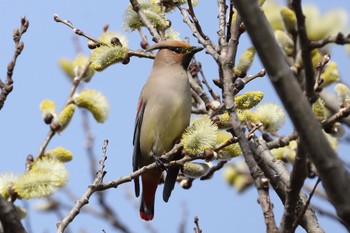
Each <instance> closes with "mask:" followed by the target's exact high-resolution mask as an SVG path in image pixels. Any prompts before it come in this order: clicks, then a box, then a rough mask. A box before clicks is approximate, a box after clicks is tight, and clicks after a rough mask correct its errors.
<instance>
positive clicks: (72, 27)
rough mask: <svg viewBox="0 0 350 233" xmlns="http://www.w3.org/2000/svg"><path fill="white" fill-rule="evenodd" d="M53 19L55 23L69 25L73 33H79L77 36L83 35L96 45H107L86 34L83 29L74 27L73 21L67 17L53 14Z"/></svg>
mask: <svg viewBox="0 0 350 233" xmlns="http://www.w3.org/2000/svg"><path fill="white" fill-rule="evenodd" d="M53 19H54V20H55V21H56V22H57V23H63V24H64V25H67V26H68V27H70V28H71V29H72V30H73V31H74V33H75V34H77V35H79V36H83V37H85V38H86V39H88V40H91V41H93V42H95V43H96V44H97V45H107V44H106V43H104V42H102V41H99V40H97V39H95V38H93V37H91V36H89V35H87V34H86V33H84V32H83V31H81V30H80V29H78V28H76V27H74V25H73V23H72V22H71V21H69V20H67V19H61V18H60V17H59V16H58V15H57V14H54V16H53Z"/></svg>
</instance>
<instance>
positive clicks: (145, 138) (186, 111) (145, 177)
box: [132, 41, 203, 221]
mask: <svg viewBox="0 0 350 233" xmlns="http://www.w3.org/2000/svg"><path fill="white" fill-rule="evenodd" d="M155 49H159V51H158V53H157V55H156V57H155V59H154V63H153V67H152V70H151V73H150V75H149V77H148V80H147V82H146V84H145V86H144V87H143V89H142V92H141V94H140V98H139V103H138V107H137V115H136V120H135V130H134V138H133V144H134V152H133V161H132V164H133V170H134V171H136V170H138V169H139V168H141V167H143V166H146V165H149V164H151V163H153V162H154V161H155V160H156V158H157V157H160V156H161V155H162V154H164V153H165V152H168V151H169V150H171V149H172V147H173V146H174V144H175V143H176V140H177V139H178V138H179V137H180V136H181V135H182V133H183V131H184V130H185V128H186V127H187V126H188V125H189V123H190V115H191V102H192V101H191V90H190V84H189V81H188V76H187V68H188V65H189V63H190V61H191V59H192V57H193V55H194V54H195V53H197V52H199V51H201V50H202V49H203V48H199V47H193V46H191V45H189V44H187V43H184V42H180V41H162V42H159V43H157V44H155V45H154V46H151V47H150V48H149V49H148V50H149V51H151V50H155ZM178 172H179V169H178V168H175V167H171V168H169V169H168V170H167V176H166V178H165V183H164V190H163V199H164V201H165V202H167V201H168V200H169V197H170V194H171V191H172V190H173V188H174V186H175V182H176V178H177V175H178ZM162 173H163V170H162V169H161V168H157V169H155V170H152V171H147V172H145V173H143V174H142V176H141V181H142V197H141V198H142V199H141V207H140V216H141V218H142V219H144V220H146V221H149V220H152V219H153V217H154V198H155V193H156V190H157V187H158V184H159V181H160V178H161V176H162ZM134 181H135V195H136V196H137V197H138V196H139V195H140V184H139V179H138V178H137V179H135V180H134Z"/></svg>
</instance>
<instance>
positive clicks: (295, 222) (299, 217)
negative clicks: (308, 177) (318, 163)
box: [289, 178, 321, 232]
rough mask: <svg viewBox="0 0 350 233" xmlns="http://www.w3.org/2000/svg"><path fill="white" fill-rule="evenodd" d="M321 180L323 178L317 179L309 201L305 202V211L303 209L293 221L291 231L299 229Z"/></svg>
mask: <svg viewBox="0 0 350 233" xmlns="http://www.w3.org/2000/svg"><path fill="white" fill-rule="evenodd" d="M320 182H321V179H320V178H318V179H317V181H316V184H315V186H314V188H313V189H312V192H311V193H310V195H309V198H308V199H307V201H306V203H305V206H304V209H303V211H302V212H301V214H300V215H299V216H298V218H297V219H296V220H295V221H294V223H293V225H292V228H291V229H290V230H289V232H294V231H295V230H296V229H297V227H298V225H299V223H300V221H301V219H302V218H303V217H304V215H305V212H306V210H307V209H308V207H309V205H310V202H311V199H312V197H313V195H314V193H315V191H316V188H317V185H318V184H319V183H320Z"/></svg>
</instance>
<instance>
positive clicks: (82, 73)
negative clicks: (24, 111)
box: [37, 63, 90, 159]
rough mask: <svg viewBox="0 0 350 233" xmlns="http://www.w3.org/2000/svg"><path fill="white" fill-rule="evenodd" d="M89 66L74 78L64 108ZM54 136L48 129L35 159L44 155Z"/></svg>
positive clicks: (52, 131)
mask: <svg viewBox="0 0 350 233" xmlns="http://www.w3.org/2000/svg"><path fill="white" fill-rule="evenodd" d="M89 65H90V63H87V64H86V65H85V67H83V69H82V72H81V73H79V75H78V76H77V77H75V78H74V80H73V85H72V87H71V90H70V92H69V94H68V97H67V100H66V104H65V106H67V105H68V104H69V103H71V101H72V97H73V95H74V93H75V91H76V90H77V88H78V86H79V84H80V82H81V80H82V79H83V77H84V75H85V73H86V72H87V70H88V67H89ZM55 134H56V131H55V130H54V129H50V131H49V132H48V134H47V136H46V138H45V140H44V142H43V144H42V145H41V146H40V148H39V152H38V154H37V159H40V158H41V157H42V156H43V155H44V152H45V149H46V147H47V145H48V144H49V143H50V141H51V139H52V138H53V136H55Z"/></svg>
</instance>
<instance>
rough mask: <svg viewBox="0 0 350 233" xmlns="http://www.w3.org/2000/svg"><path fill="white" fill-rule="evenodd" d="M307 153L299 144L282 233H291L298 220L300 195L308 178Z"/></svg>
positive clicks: (282, 222) (288, 189) (287, 197)
mask: <svg viewBox="0 0 350 233" xmlns="http://www.w3.org/2000/svg"><path fill="white" fill-rule="evenodd" d="M306 158H307V153H306V151H305V150H304V148H303V146H302V144H300V143H299V146H298V151H297V155H296V157H295V161H294V166H293V170H292V172H291V175H290V184H288V187H287V196H286V202H285V204H284V206H285V207H284V214H283V217H282V221H281V232H290V233H292V232H293V231H290V230H289V229H290V228H291V227H292V224H293V222H294V220H295V219H296V215H295V212H296V208H297V204H298V201H299V193H300V191H301V189H302V187H303V184H304V181H305V179H306V178H307V169H306Z"/></svg>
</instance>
